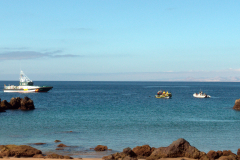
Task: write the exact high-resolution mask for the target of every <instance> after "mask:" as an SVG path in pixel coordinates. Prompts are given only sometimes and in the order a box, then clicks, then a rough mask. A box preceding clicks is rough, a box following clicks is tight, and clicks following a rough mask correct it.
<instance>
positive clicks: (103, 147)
mask: <svg viewBox="0 0 240 160" xmlns="http://www.w3.org/2000/svg"><path fill="white" fill-rule="evenodd" d="M94 150H95V151H106V150H108V147H107V146H103V145H98V146H97V147H95V148H94Z"/></svg>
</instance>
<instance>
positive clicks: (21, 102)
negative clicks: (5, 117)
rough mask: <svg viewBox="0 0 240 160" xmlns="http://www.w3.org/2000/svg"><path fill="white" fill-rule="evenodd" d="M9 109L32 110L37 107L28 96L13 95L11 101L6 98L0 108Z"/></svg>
mask: <svg viewBox="0 0 240 160" xmlns="http://www.w3.org/2000/svg"><path fill="white" fill-rule="evenodd" d="M7 109H21V110H32V109H35V107H34V104H33V101H32V100H31V99H30V98H28V97H24V99H22V98H20V97H16V98H14V97H13V98H12V99H11V100H10V102H9V103H8V102H7V101H6V100H3V101H2V102H1V105H0V110H7Z"/></svg>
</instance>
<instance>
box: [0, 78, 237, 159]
mask: <svg viewBox="0 0 240 160" xmlns="http://www.w3.org/2000/svg"><path fill="white" fill-rule="evenodd" d="M18 83H19V82H17V81H12V82H5V81H0V86H2V88H3V86H4V84H7V85H8V84H14V85H18ZM35 85H48V86H53V89H52V90H50V91H49V92H47V93H4V92H3V91H0V98H1V100H7V101H8V102H9V101H10V99H11V98H12V97H21V98H24V97H25V96H28V97H29V98H31V99H32V100H33V101H34V105H35V108H36V109H35V110H32V111H21V110H7V112H2V113H0V145H6V144H17V145H23V144H24V145H31V146H33V147H35V148H37V149H40V150H42V151H43V152H45V153H49V152H56V153H59V154H61V153H62V154H68V155H72V156H73V157H101V156H102V155H109V154H111V153H114V152H121V151H122V150H123V149H124V148H127V147H130V148H134V147H136V146H140V145H145V144H148V145H150V146H151V147H165V146H168V145H170V144H171V143H172V142H173V141H175V140H177V139H179V138H184V139H186V140H187V141H188V142H189V143H190V144H191V145H192V146H195V147H196V148H197V149H199V150H200V151H204V152H208V151H210V150H215V151H217V150H232V152H234V153H236V152H237V149H238V148H240V136H239V133H240V112H239V111H235V110H233V109H232V107H233V105H234V103H235V100H236V99H239V98H240V83H237V82H236V83H235V82H93V81H89V82H82V81H37V82H35ZM159 90H167V91H169V92H171V93H172V99H157V98H155V97H154V96H155V95H156V93H157V91H159ZM199 91H203V92H204V93H207V94H208V95H211V98H208V99H207V98H205V99H197V98H194V97H193V93H195V92H199ZM55 140H61V141H62V142H61V143H64V144H65V145H67V146H70V147H67V148H66V149H65V150H63V151H57V150H55V149H56V148H57V143H55V142H54V141H55ZM38 142H41V143H46V144H45V145H34V144H33V143H38ZM97 145H106V146H108V148H109V149H112V151H107V152H103V153H102V155H100V154H99V153H98V154H96V152H94V151H93V150H92V149H90V148H94V147H96V146H97Z"/></svg>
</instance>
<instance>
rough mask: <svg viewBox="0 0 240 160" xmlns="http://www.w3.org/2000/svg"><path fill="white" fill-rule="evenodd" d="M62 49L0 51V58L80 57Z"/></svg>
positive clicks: (2, 59)
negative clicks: (50, 50)
mask: <svg viewBox="0 0 240 160" xmlns="http://www.w3.org/2000/svg"><path fill="white" fill-rule="evenodd" d="M61 52H62V51H61V50H57V51H53V52H36V51H11V52H4V53H0V60H1V61H6V60H24V59H37V58H43V57H47V58H63V57H79V55H73V54H60V53H61Z"/></svg>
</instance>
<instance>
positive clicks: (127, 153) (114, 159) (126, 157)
mask: <svg viewBox="0 0 240 160" xmlns="http://www.w3.org/2000/svg"><path fill="white" fill-rule="evenodd" d="M102 159H103V160H119V159H122V160H137V155H136V154H135V153H134V152H133V151H132V149H131V148H125V149H123V151H122V152H121V153H118V152H117V153H114V154H111V155H109V156H105V157H102Z"/></svg>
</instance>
